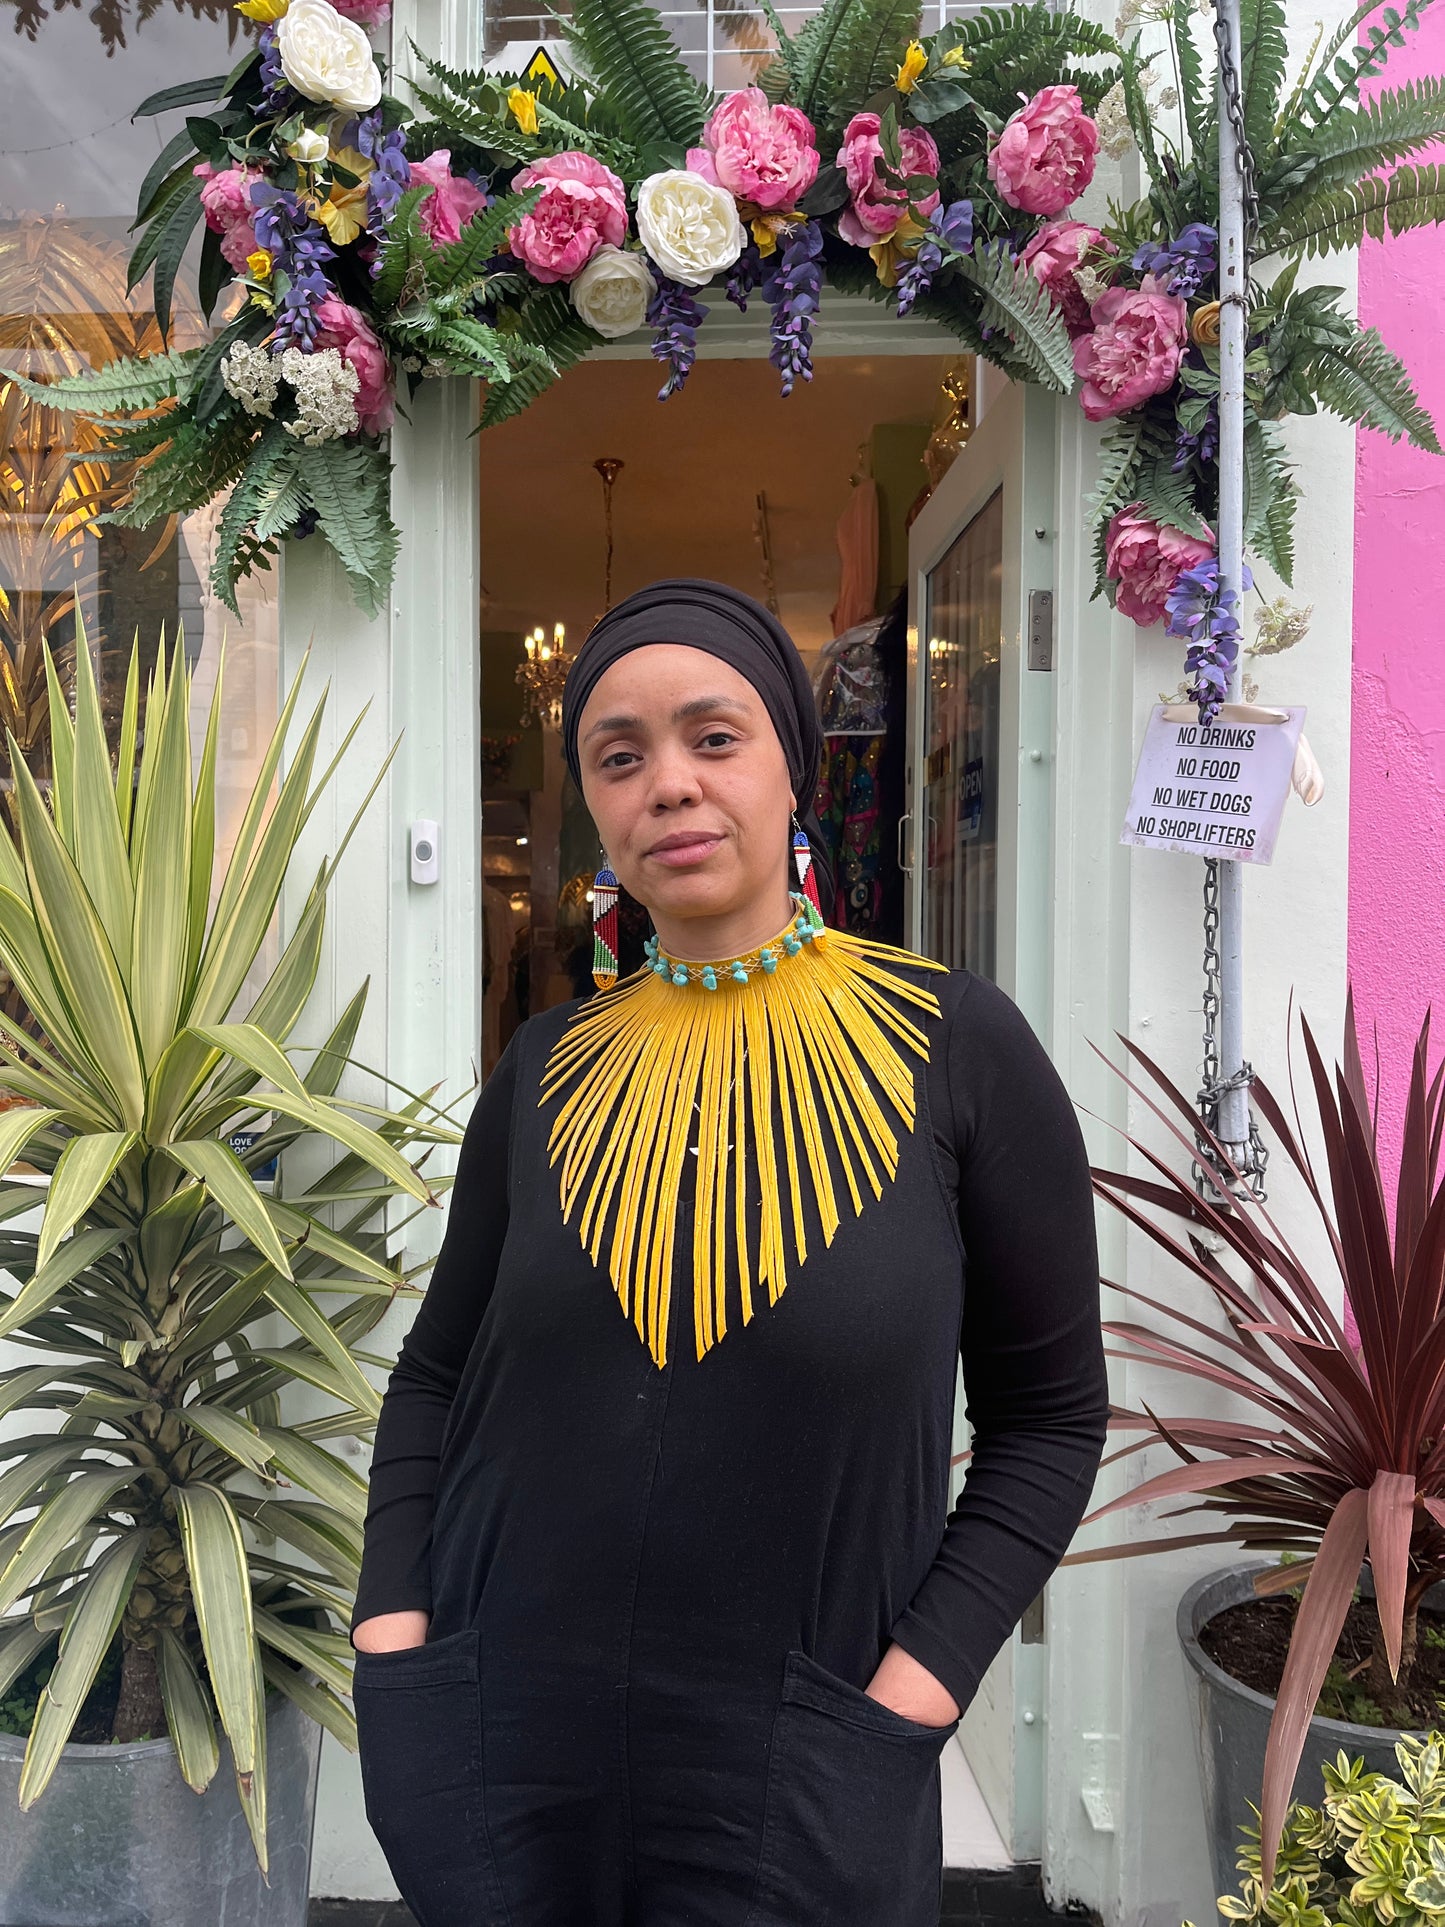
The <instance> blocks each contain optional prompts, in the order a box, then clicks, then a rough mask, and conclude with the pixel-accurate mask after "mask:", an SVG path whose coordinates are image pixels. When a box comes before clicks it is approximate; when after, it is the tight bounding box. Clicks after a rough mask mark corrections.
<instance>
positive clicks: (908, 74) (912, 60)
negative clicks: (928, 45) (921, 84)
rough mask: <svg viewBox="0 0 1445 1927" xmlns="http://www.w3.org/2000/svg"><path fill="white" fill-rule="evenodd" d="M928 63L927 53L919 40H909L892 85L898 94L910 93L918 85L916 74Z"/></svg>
mask: <svg viewBox="0 0 1445 1927" xmlns="http://www.w3.org/2000/svg"><path fill="white" fill-rule="evenodd" d="M927 65H928V54H927V52H926V51H925V49H924V45H923V42H922V41H921V40H910V41H909V43H908V52H907V53H906V54H905V55H904V56H903V65H902V66H901V67H900V68H899V69H898V77H897V79H896V80H895V81H894V83H893V84H894V86H895V87H896V88H897V89H898V91H899V93H900V94H911V93H912V92H913V90H914V88H915V87H916V86H917V85H918V76H919V75H920V74H921V73H922V72H923V70H924V68H925V67H926V66H927Z"/></svg>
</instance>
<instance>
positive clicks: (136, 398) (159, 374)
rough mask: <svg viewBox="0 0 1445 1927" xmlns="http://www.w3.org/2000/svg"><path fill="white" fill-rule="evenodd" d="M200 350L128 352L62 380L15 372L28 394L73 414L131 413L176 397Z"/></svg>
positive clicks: (18, 384) (9, 377)
mask: <svg viewBox="0 0 1445 1927" xmlns="http://www.w3.org/2000/svg"><path fill="white" fill-rule="evenodd" d="M199 352H200V351H199V350H198V349H195V348H174V349H172V350H170V351H169V353H166V354H157V355H122V356H120V357H118V358H117V359H116V360H115V361H108V362H106V363H105V364H104V366H103V367H100V368H96V369H93V370H92V371H91V373H89V374H86V375H66V376H63V377H62V378H61V380H59V381H30V380H27V379H26V377H25V376H23V375H15V374H11V373H10V371H9V370H8V369H7V370H6V378H7V380H9V381H13V382H14V384H15V386H16V387H17V388H18V389H19V390H20V391H21V393H22V394H24V395H28V396H29V398H30V400H31V401H38V402H42V403H44V405H45V406H46V407H47V408H58V409H61V410H62V411H64V412H66V413H69V414H85V415H114V414H131V413H133V412H138V411H139V410H141V409H144V408H154V407H156V406H158V405H159V404H160V403H161V402H163V401H169V400H171V399H172V398H173V397H174V396H175V395H177V394H179V393H180V392H181V390H182V389H183V388H184V387H185V386H186V384H187V383H188V382H189V381H190V379H191V374H192V371H193V370H194V368H195V365H196V361H197V358H198V355H199Z"/></svg>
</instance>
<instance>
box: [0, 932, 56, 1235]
mask: <svg viewBox="0 0 1445 1927" xmlns="http://www.w3.org/2000/svg"><path fill="white" fill-rule="evenodd" d="M7 961H8V960H7ZM59 1115H60V1113H59V1112H58V1111H46V1110H40V1109H38V1108H36V1107H34V1106H31V1105H24V1106H16V1107H15V1108H14V1109H12V1110H8V1111H0V1175H3V1173H5V1172H6V1171H8V1170H9V1169H10V1167H11V1165H12V1164H14V1163H15V1161H16V1159H17V1158H18V1157H19V1156H20V1153H21V1152H22V1151H23V1150H24V1149H25V1147H26V1145H27V1144H28V1143H29V1142H30V1140H31V1138H33V1137H34V1135H35V1133H36V1132H37V1131H41V1130H44V1128H45V1126H46V1125H47V1124H50V1123H52V1122H53V1121H54V1120H55V1119H56V1118H57V1117H59ZM37 1202H38V1200H37Z"/></svg>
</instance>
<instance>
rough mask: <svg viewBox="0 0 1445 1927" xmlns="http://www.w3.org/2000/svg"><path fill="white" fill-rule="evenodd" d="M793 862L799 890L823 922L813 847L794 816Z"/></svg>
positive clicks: (820, 921)
mask: <svg viewBox="0 0 1445 1927" xmlns="http://www.w3.org/2000/svg"><path fill="white" fill-rule="evenodd" d="M792 822H793V862H794V864H795V865H796V867H797V871H798V888H799V889H800V890H801V891H802V893H803V895H804V896H805V897H806V898H807V899H808V901H809V903H811V904H812V906H813V908H814V909H815V910H816V911H817V913H818V922H819V923H822V921H823V905H822V903H821V902H820V900H819V897H818V879H817V878H816V877H815V876H814V875H813V846H812V844H811V843H810V842H809V841H808V833H807V831H806V830H804V829H803V828H802V827H801V826H800V824H799V822H798V819H797V816H796V815H794V817H793V819H792Z"/></svg>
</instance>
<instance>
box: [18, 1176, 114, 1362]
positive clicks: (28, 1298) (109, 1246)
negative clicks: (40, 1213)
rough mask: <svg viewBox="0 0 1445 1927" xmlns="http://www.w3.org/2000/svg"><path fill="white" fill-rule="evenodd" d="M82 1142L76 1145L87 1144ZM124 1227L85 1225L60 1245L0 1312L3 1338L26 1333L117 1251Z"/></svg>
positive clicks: (38, 1266)
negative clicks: (84, 1275)
mask: <svg viewBox="0 0 1445 1927" xmlns="http://www.w3.org/2000/svg"><path fill="white" fill-rule="evenodd" d="M85 1141H86V1140H84V1139H79V1140H77V1142H81V1143H83V1142H85ZM127 1235H128V1234H127V1232H126V1230H125V1227H124V1226H123V1225H85V1226H83V1227H82V1228H81V1229H80V1230H79V1231H73V1232H72V1233H71V1235H70V1236H69V1237H68V1238H67V1239H66V1240H65V1241H64V1243H63V1244H61V1245H60V1246H59V1248H58V1249H57V1250H56V1252H55V1255H54V1256H53V1257H52V1258H50V1259H49V1260H47V1262H46V1263H44V1264H41V1265H37V1267H36V1269H35V1271H34V1272H33V1273H32V1274H31V1276H30V1277H29V1279H27V1281H26V1282H25V1284H24V1285H23V1286H22V1287H21V1288H20V1290H19V1291H18V1292H16V1294H15V1296H14V1297H13V1298H12V1299H11V1300H10V1301H9V1303H8V1304H6V1305H5V1306H4V1308H3V1310H0V1338H6V1337H8V1336H9V1335H10V1333H11V1332H14V1331H23V1330H24V1329H25V1327H26V1326H27V1325H28V1324H29V1323H30V1321H31V1320H32V1319H33V1318H38V1317H39V1316H40V1314H41V1312H43V1311H44V1310H45V1308H46V1307H47V1305H49V1304H51V1303H53V1301H54V1300H55V1299H56V1298H58V1297H59V1295H60V1293H61V1292H62V1291H64V1289H65V1287H66V1286H67V1285H68V1284H71V1283H72V1282H73V1281H74V1280H75V1279H76V1278H78V1277H80V1275H81V1273H82V1272H85V1271H89V1270H90V1268H91V1266H92V1265H94V1264H98V1263H99V1262H100V1260H101V1259H102V1258H104V1257H106V1256H107V1255H108V1254H109V1253H110V1252H112V1251H114V1250H115V1248H116V1246H117V1245H118V1244H121V1243H123V1241H124V1240H125V1238H126V1236H127Z"/></svg>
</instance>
